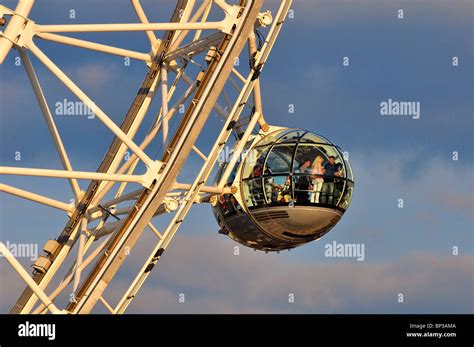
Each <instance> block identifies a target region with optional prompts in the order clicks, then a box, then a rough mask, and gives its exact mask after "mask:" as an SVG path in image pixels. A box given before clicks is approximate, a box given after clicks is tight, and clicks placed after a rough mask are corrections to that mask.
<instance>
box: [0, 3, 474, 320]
mask: <svg viewBox="0 0 474 347" xmlns="http://www.w3.org/2000/svg"><path fill="white" fill-rule="evenodd" d="M46 2H48V3H51V5H53V3H54V5H55V6H56V7H55V10H54V11H51V10H50V9H48V8H47V6H44V4H46ZM267 2H268V3H269V4H270V5H272V6H273V5H274V4H275V1H267ZM13 3H14V1H5V5H6V6H12V4H13ZM113 3H114V5H113V6H112V8H111V2H110V1H109V2H107V1H104V2H101V3H100V4H98V5H95V7H96V10H95V11H93V12H92V11H88V5H90V4H91V2H90V1H81V2H79V1H78V2H75V1H61V2H60V1H53V0H46V1H44V3H41V4H40V3H38V4H37V5H36V8H35V10H34V11H33V13H32V14H31V18H33V19H34V20H35V21H37V22H38V23H61V22H65V21H66V20H67V14H68V11H69V9H71V8H74V9H75V10H76V15H77V18H76V22H77V23H89V22H98V21H102V20H103V13H105V12H106V11H109V13H108V14H109V16H110V19H109V22H119V21H127V22H131V21H135V20H136V19H135V17H134V14H133V12H132V11H131V9H130V8H129V3H128V1H114V2H113ZM154 3H155V2H153V1H144V4H145V8H146V9H148V10H152V9H153V5H154ZM165 3H166V8H167V9H168V11H161V10H160V11H157V12H159V14H157V15H156V18H155V20H167V19H166V18H167V17H169V13H170V10H171V7H172V6H171V5H172V4H173V3H174V2H173V1H165ZM41 5H43V6H41ZM473 6H474V5H473V3H472V1H467V0H466V1H464V0H452V1H449V2H448V1H436V0H432V1H428V0H422V1H397V0H391V1H388V0H385V1H376V0H364V1H341V0H331V1H327V0H324V1H310V0H306V1H302V0H296V1H295V4H294V5H293V10H294V18H290V19H288V20H287V22H286V23H285V26H284V28H283V31H282V33H281V35H280V38H279V40H278V42H277V44H276V46H275V48H274V51H273V53H272V54H271V56H270V59H269V61H268V64H267V65H266V67H265V70H264V72H263V74H262V77H261V81H262V88H263V97H264V108H265V114H266V118H267V121H269V122H270V123H272V124H275V125H282V126H289V127H301V128H306V129H309V130H312V131H315V132H317V133H321V134H322V135H324V136H325V137H327V138H329V139H330V140H331V141H333V142H334V143H335V144H338V145H340V146H341V147H343V148H344V149H345V150H347V151H348V152H349V154H350V161H351V163H352V166H353V170H354V173H355V177H356V190H355V194H354V198H353V201H352V204H351V207H350V209H349V211H348V212H347V213H346V215H345V216H344V218H343V219H342V220H341V222H340V223H339V224H338V225H337V226H336V227H335V228H334V230H332V231H331V232H330V233H329V234H327V235H326V236H325V237H324V238H323V239H321V240H320V241H318V242H315V243H312V244H309V245H306V246H303V247H300V248H298V249H296V250H293V251H292V252H285V253H282V254H279V255H276V254H269V255H265V254H261V253H258V252H257V253H255V252H253V251H252V250H246V249H243V248H242V247H241V248H240V250H241V252H240V255H239V256H234V255H233V250H234V249H233V247H234V246H236V244H235V243H234V242H233V241H232V240H230V239H226V238H225V237H224V236H222V235H217V225H216V223H215V221H214V219H213V216H212V213H211V211H210V208H209V207H208V206H196V207H195V208H193V209H192V211H191V213H190V214H189V216H188V218H187V220H186V222H185V223H184V225H183V227H182V229H181V230H180V232H179V234H180V235H179V237H178V238H177V239H176V240H175V241H173V242H174V243H173V245H172V247H170V250H169V251H168V252H167V254H166V255H165V256H164V257H163V260H162V262H161V264H160V267H159V270H158V271H156V272H155V273H153V275H152V276H151V279H150V282H148V283H147V284H146V285H145V287H144V290H143V293H142V294H143V295H142V296H139V298H138V299H137V301H136V302H135V303H134V304H132V305H131V307H130V312H135V313H138V312H228V313H229V312H262V313H264V312H292V313H295V312H302V313H307V312H315V313H317V312H321V313H331V312H337V313H356V312H360V313H370V312H373V313H389V312H411V313H442V312H443V313H449V312H464V313H472V312H473V308H474V307H473V299H472V298H473V294H474V284H473V281H474V278H473V260H474V258H473V256H474V255H473V251H474V243H473V212H474V211H473V119H474V117H473V116H474V115H473V109H474V108H473V107H474V97H473V95H474V84H473V82H474V81H473V79H474V69H473V45H472V42H473V39H474V37H473V36H474V30H473V29H474V28H473V25H474V24H473V23H474V21H473V11H474V9H473ZM399 9H403V11H404V16H405V18H404V19H398V18H397V11H398V10H399ZM150 13H154V12H150ZM151 17H152V18H153V16H151ZM94 38H96V39H97V41H101V42H108V43H111V44H115V45H118V46H121V47H124V48H125V47H126V48H130V49H137V50H140V51H146V50H147V49H148V46H147V41H146V37H145V36H144V35H141V34H127V35H106V34H104V35H96V36H94ZM40 47H41V48H42V49H44V51H46V52H47V53H48V54H49V55H50V56H51V58H52V59H53V60H54V61H55V62H57V64H58V65H59V66H61V67H62V68H63V69H64V70H65V71H66V72H67V73H69V74H70V75H71V76H72V77H73V79H74V80H75V81H77V82H78V84H79V85H80V86H81V87H83V88H84V90H85V91H86V92H88V93H90V95H91V96H92V97H93V98H94V99H96V100H98V104H99V105H100V106H101V107H103V108H104V110H105V111H106V112H107V113H108V114H110V115H111V117H112V118H113V119H114V120H115V121H116V122H119V121H120V119H121V117H122V116H123V114H124V113H125V111H126V110H127V109H128V106H129V103H130V101H131V100H132V98H133V96H134V95H135V93H136V89H137V87H138V86H139V84H140V83H141V81H142V78H143V76H144V74H145V66H144V65H143V64H142V63H140V62H132V65H131V66H130V67H125V66H124V65H123V60H122V59H121V58H117V57H109V56H106V55H102V54H99V53H85V52H83V51H81V50H78V49H75V48H69V47H59V46H57V45H55V44H48V43H46V44H45V43H41V45H40ZM16 55H17V53H16V52H14V51H12V52H11V53H10V55H9V57H8V58H7V60H6V61H5V62H4V64H3V65H2V66H1V68H0V78H1V81H2V83H1V84H0V105H1V109H0V110H1V111H0V115H1V123H0V124H1V143H2V145H1V148H2V150H1V160H2V165H8V166H16V165H19V164H18V162H15V161H14V159H13V158H14V153H15V151H21V153H22V161H21V166H26V167H44V168H59V167H60V163H59V160H58V159H57V156H56V154H55V152H54V148H53V146H52V142H51V140H50V138H49V134H48V132H47V129H46V127H45V126H44V124H43V123H42V117H41V114H40V110H39V108H38V106H37V104H36V102H35V101H34V99H33V93H32V91H31V88H30V86H29V84H28V81H27V78H26V74H25V72H24V71H23V70H22V68H19V67H16V66H15V65H14V58H15V57H16ZM346 56H347V57H349V59H350V65H349V66H343V64H342V59H343V57H346ZM453 57H458V58H459V66H456V67H455V66H453V65H452V59H453ZM34 63H35V66H36V67H37V69H38V74H39V76H40V79H41V81H42V83H43V84H44V85H45V86H46V88H45V89H46V91H47V92H46V93H47V97H48V99H49V100H51V101H53V102H55V101H57V100H62V99H63V98H68V99H72V97H71V95H70V94H68V93H67V92H66V91H65V89H64V88H63V87H62V86H61V85H60V84H59V83H58V82H57V81H56V80H55V79H54V77H52V76H51V75H50V74H49V73H48V72H47V71H46V70H45V69H44V68H43V67H41V65H40V64H39V63H38V62H37V61H34ZM388 99H393V100H400V101H415V102H420V104H421V118H420V119H418V120H414V119H411V118H410V117H387V116H381V115H380V103H381V102H382V101H386V100H388ZM290 104H292V105H294V107H295V113H294V114H290V113H289V112H288V107H289V105H290ZM56 118H57V119H56V121H57V123H58V127H59V128H60V131H61V134H62V136H63V138H64V141H65V144H66V146H67V148H68V152H69V153H70V155H71V161H72V163H73V166H74V167H75V168H76V167H77V168H79V169H81V170H95V169H96V167H97V166H98V163H99V161H100V159H101V158H102V156H103V154H104V152H105V150H106V148H107V146H108V145H109V143H110V141H111V139H112V135H111V134H110V133H109V132H107V130H106V129H105V128H104V127H103V126H102V125H101V124H100V123H99V121H98V120H86V119H80V118H77V117H76V118H74V117H70V118H64V117H56ZM204 142H205V141H204ZM203 145H204V146H205V145H206V143H204V144H203ZM207 145H209V143H207ZM454 151H456V152H458V153H459V160H457V161H453V160H452V153H453V152H454ZM196 165H197V161H195V160H191V161H190V163H189V167H190V168H194V167H195V166H196ZM188 170H191V169H188ZM3 182H7V183H8V184H12V185H14V186H17V187H20V188H23V189H30V190H32V191H35V192H38V193H40V194H45V195H48V196H51V197H56V198H58V199H61V200H65V201H67V200H68V199H69V197H65V193H64V192H65V191H67V193H66V195H67V194H69V187H68V185H67V184H66V183H65V182H62V181H60V180H45V181H42V180H38V179H26V178H12V177H6V178H4V180H3ZM0 199H1V200H0V206H1V214H0V218H1V219H0V227H1V229H0V230H1V239H2V240H9V241H10V242H37V243H39V244H40V245H41V244H42V243H43V242H44V241H45V240H46V239H47V238H53V237H56V236H57V234H58V232H59V230H60V229H61V228H62V226H63V225H64V220H65V219H64V215H63V214H62V213H61V212H56V211H51V210H50V209H48V208H46V207H41V206H37V205H35V204H33V203H29V202H25V201H22V200H19V199H18V198H14V197H10V196H6V195H1V198H0ZM398 199H403V200H404V208H403V209H399V208H398V206H397V202H398ZM32 226H34V227H33V228H32ZM149 241H150V240H149V239H146V240H145V241H144V242H143V244H139V245H138V246H137V249H139V250H142V249H143V250H145V249H146V247H147V245H146V243H147V242H149ZM332 241H337V242H347V243H352V242H357V243H364V244H365V252H366V257H365V261H364V262H357V261H355V260H352V259H333V258H326V257H325V256H324V245H325V244H326V243H331V242H332ZM455 246H456V247H458V248H459V255H457V256H454V255H452V249H453V247H455ZM202 249H206V252H202ZM204 253H205V254H204ZM5 264H6V263H5V262H4V261H2V262H0V273H1V274H2V278H5V279H8V281H7V280H5V281H3V280H2V284H1V286H0V290H3V291H4V294H5V295H1V296H0V312H6V311H7V310H8V308H9V307H10V304H11V303H12V302H13V301H14V300H15V297H16V295H15V291H18V290H19V289H20V288H22V286H23V284H22V283H21V282H20V280H19V279H18V278H17V277H15V274H13V273H12V272H11V271H10V269H9V268H8V267H7V265H5ZM24 264H27V262H26V261H24ZM137 264H138V263H137ZM137 264H135V263H133V264H131V265H129V266H127V267H125V268H124V269H123V271H121V272H120V273H119V275H118V277H117V282H118V285H117V287H120V286H123V285H125V280H126V279H128V278H130V273H131V271H132V270H133V268H134V265H136V266H138V265H137ZM179 293H185V294H186V296H187V298H189V299H188V300H187V301H186V303H185V304H179V303H178V302H177V297H178V294H179ZM288 293H294V294H295V298H296V300H295V303H294V304H292V305H289V304H288V301H287V296H288ZM398 293H404V294H405V298H406V300H405V302H404V303H402V304H399V303H397V294H398ZM111 295H112V296H114V297H115V296H116V295H117V294H116V293H115V292H113V293H111Z"/></svg>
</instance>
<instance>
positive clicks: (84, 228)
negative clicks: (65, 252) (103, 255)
mask: <svg viewBox="0 0 474 347" xmlns="http://www.w3.org/2000/svg"><path fill="white" fill-rule="evenodd" d="M80 232H81V233H80V234H79V245H78V247H77V257H76V271H75V272H74V285H73V288H72V292H73V293H75V292H76V289H77V288H78V287H79V283H80V282H81V265H82V259H83V257H84V244H85V243H86V232H87V218H83V219H82V221H81V231H80Z"/></svg>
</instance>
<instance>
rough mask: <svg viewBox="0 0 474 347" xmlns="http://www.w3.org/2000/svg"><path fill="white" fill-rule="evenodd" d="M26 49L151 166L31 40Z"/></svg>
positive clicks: (117, 128)
mask: <svg viewBox="0 0 474 347" xmlns="http://www.w3.org/2000/svg"><path fill="white" fill-rule="evenodd" d="M28 49H29V50H30V51H31V52H32V53H33V54H34V55H35V56H36V57H37V58H38V59H39V60H40V61H41V62H42V63H43V64H44V65H45V66H46V67H47V68H48V69H49V70H50V71H51V72H52V73H53V74H54V75H55V76H56V77H57V78H58V79H59V80H60V81H61V82H62V83H63V84H64V85H65V86H66V87H67V88H68V89H69V90H70V91H71V92H72V93H73V94H74V95H76V96H77V97H78V98H79V100H81V101H82V102H83V103H84V104H85V105H87V106H88V107H89V109H90V110H91V111H92V112H93V113H94V114H95V115H96V116H97V118H99V120H100V121H101V122H102V123H104V125H105V126H106V127H107V128H109V129H110V131H112V132H113V133H114V134H115V136H117V137H118V138H119V139H120V140H121V141H122V142H123V143H124V144H125V145H126V146H127V147H128V148H130V150H132V151H133V152H134V153H135V154H136V155H137V156H138V157H139V158H140V159H141V160H142V161H143V162H144V163H145V165H146V166H147V167H148V168H151V167H152V166H153V163H154V162H153V160H151V158H150V157H149V156H148V155H147V154H146V153H145V152H143V151H142V150H141V149H140V148H139V147H138V146H137V144H136V143H135V142H133V141H132V140H131V139H130V138H129V137H128V136H127V134H125V133H124V132H123V131H122V129H120V127H119V126H117V124H115V123H114V122H113V121H112V120H111V119H110V118H109V117H108V116H107V115H106V114H105V112H104V111H102V110H101V109H100V108H99V107H98V106H97V105H96V104H95V103H94V102H93V101H92V100H91V99H90V98H89V97H88V96H87V95H86V94H85V93H84V92H83V91H82V90H81V89H80V88H79V87H78V86H77V85H76V84H75V83H74V82H73V81H72V80H71V79H70V78H69V77H68V76H67V75H66V74H65V73H64V72H63V71H62V70H61V69H60V68H59V67H58V66H57V65H56V64H54V63H53V61H52V60H51V59H49V58H48V57H47V56H46V54H44V53H43V52H42V51H41V50H40V49H39V48H38V47H36V45H35V44H34V43H33V42H30V43H29V44H28Z"/></svg>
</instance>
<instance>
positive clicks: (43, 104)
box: [19, 48, 81, 201]
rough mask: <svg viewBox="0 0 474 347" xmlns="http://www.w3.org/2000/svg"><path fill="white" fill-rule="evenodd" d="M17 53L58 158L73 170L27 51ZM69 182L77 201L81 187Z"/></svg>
mask: <svg viewBox="0 0 474 347" xmlns="http://www.w3.org/2000/svg"><path fill="white" fill-rule="evenodd" d="M19 53H20V57H21V60H22V62H23V65H24V66H25V70H26V73H27V75H28V78H29V80H30V83H31V86H32V87H33V91H34V92H35V96H36V100H38V104H39V106H40V108H41V111H42V113H43V117H44V120H45V122H46V125H47V126H48V130H49V133H50V134H51V138H52V139H53V142H54V145H55V146H56V151H57V152H58V154H59V158H60V159H61V163H62V165H63V168H64V170H67V171H73V169H72V165H71V162H70V160H69V157H68V155H67V152H66V149H65V148H64V144H63V141H62V139H61V136H60V135H59V131H58V128H57V127H56V124H55V122H54V119H53V116H52V115H51V110H50V109H49V106H48V102H47V101H46V97H45V96H44V93H43V89H42V88H41V84H40V82H39V80H38V77H37V75H36V71H35V69H34V68H33V65H32V64H31V60H30V57H28V53H26V52H25V50H24V49H23V48H21V49H19ZM69 184H70V186H71V189H72V192H73V193H74V196H75V198H76V201H79V199H80V196H81V188H80V187H79V183H77V180H76V179H74V178H70V179H69Z"/></svg>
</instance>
